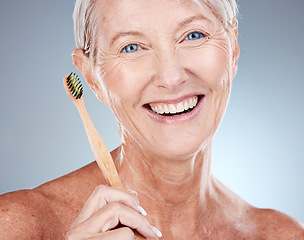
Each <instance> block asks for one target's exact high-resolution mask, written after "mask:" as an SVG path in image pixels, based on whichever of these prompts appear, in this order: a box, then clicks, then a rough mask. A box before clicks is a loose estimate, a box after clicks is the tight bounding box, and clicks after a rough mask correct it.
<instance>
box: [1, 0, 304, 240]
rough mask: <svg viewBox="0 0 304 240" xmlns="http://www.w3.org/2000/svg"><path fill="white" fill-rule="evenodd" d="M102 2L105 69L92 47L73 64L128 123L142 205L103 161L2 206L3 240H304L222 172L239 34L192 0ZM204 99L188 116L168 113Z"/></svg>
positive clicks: (5, 199)
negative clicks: (110, 179)
mask: <svg viewBox="0 0 304 240" xmlns="http://www.w3.org/2000/svg"><path fill="white" fill-rule="evenodd" d="M102 2H103V4H104V5H102V7H101V8H100V9H99V8H98V10H99V11H101V12H100V13H99V16H103V24H102V26H100V27H101V32H102V33H103V34H104V36H103V37H100V38H99V39H98V43H99V48H98V50H99V52H98V56H97V63H96V65H95V66H93V67H94V69H95V71H94V72H92V71H91V67H92V65H91V63H90V62H89V60H88V58H87V56H86V55H85V54H84V53H83V50H81V49H76V50H75V51H74V52H73V61H74V64H75V66H76V67H77V68H78V69H79V71H81V72H82V74H83V75H84V77H85V79H86V81H87V82H88V83H89V85H90V86H91V88H92V89H93V91H94V92H95V94H96V95H97V97H98V98H99V99H100V100H101V101H102V102H104V103H105V104H107V105H108V106H110V107H111V109H112V110H113V112H114V114H115V116H116V117H117V119H118V121H119V123H120V128H121V134H122V140H123V143H122V145H121V146H120V147H119V148H118V149H116V150H115V151H113V152H112V157H113V159H114V161H115V164H116V167H117V169H118V173H119V176H120V178H121V180H122V182H123V184H124V187H125V188H126V189H133V190H135V191H136V192H137V193H138V197H136V196H135V195H134V194H131V193H126V192H122V191H118V190H115V189H113V188H109V187H105V186H103V185H104V184H105V181H104V179H103V178H102V176H101V172H100V170H99V169H98V167H97V165H96V164H95V163H92V164H90V165H88V166H86V167H84V168H82V169H79V170H77V171H75V172H73V173H71V174H68V175H66V176H64V177H62V178H59V179H57V180H55V181H52V182H49V183H46V184H44V185H42V186H40V187H38V188H36V189H34V190H29V191H23V192H15V193H9V194H5V195H3V196H1V199H0V208H1V224H0V234H2V235H0V237H1V238H8V239H30V238H33V239H35V238H36V239H64V238H66V239H107V240H110V239H123V240H124V239H134V234H133V232H132V231H131V229H136V230H137V231H138V232H140V233H141V234H142V235H143V236H144V237H146V238H151V239H159V237H157V231H156V230H155V229H154V228H151V227H150V225H152V226H154V227H156V228H157V229H159V230H160V231H161V232H162V234H163V237H162V238H161V239H166V240H179V239H183V240H184V239H193V240H196V239H210V240H211V239H225V240H229V239H304V230H303V226H302V225H301V224H300V223H299V222H297V221H296V220H293V219H292V218H290V217H288V216H286V215H285V214H282V213H279V212H276V211H273V210H262V209H257V208H255V207H253V206H251V205H249V204H248V203H246V202H245V201H244V200H242V199H241V198H240V197H238V196H237V195H236V194H234V193H233V192H231V191H230V190H229V189H227V188H226V187H225V186H224V185H223V184H221V183H220V182H219V181H218V180H217V179H216V178H214V177H213V176H212V174H211V167H210V166H211V149H212V138H213V135H214V133H215V131H216V129H217V128H218V126H219V124H220V121H221V119H222V116H223V115H224V111H225V108H226V106H227V102H228V99H229V95H230V86H231V81H232V79H233V78H234V76H235V74H236V70H237V59H238V57H239V46H238V43H237V35H238V30H237V28H236V29H234V30H233V31H231V32H227V31H226V30H225V29H224V28H223V26H222V23H221V22H220V21H219V20H218V19H217V18H216V17H215V16H214V15H213V14H212V13H211V12H210V11H208V10H207V9H204V11H203V10H202V9H200V8H198V6H197V5H195V3H193V2H192V1H190V0H185V1H181V4H179V3H178V2H177V1H175V0H167V1H165V2H160V1H157V0H150V1H146V0H128V1H117V0H104V1H102ZM126 9H127V11H126ZM117 13H120V14H119V16H117ZM121 31H124V32H121ZM100 46H106V47H105V48H101V47H100ZM130 50H131V51H130ZM194 63H195V64H194ZM101 76H103V78H101ZM193 99H196V100H198V102H197V103H196V104H194V103H192V104H193V105H195V106H194V107H193V110H192V111H189V112H187V113H183V114H180V115H175V116H174V117H172V116H171V117H167V116H164V115H161V114H160V113H157V111H161V110H159V109H162V108H163V107H167V106H169V105H170V104H175V105H179V104H180V103H182V104H184V103H185V102H187V104H188V102H192V100H193ZM147 106H150V107H147ZM152 107H153V108H154V107H156V108H157V109H158V110H153V109H152ZM198 133H199V134H198ZM97 186H99V187H97ZM96 187H97V188H96ZM94 189H95V191H94ZM138 205H140V206H141V207H143V208H144V209H145V210H146V211H147V213H148V215H147V216H144V215H145V214H144V212H143V211H141V210H140V208H138ZM119 223H120V225H119V227H120V228H116V226H117V225H118V224H119ZM121 225H123V226H121Z"/></svg>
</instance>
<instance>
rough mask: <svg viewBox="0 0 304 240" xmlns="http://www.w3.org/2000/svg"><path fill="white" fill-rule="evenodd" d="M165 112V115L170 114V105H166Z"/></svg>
mask: <svg viewBox="0 0 304 240" xmlns="http://www.w3.org/2000/svg"><path fill="white" fill-rule="evenodd" d="M164 111H165V113H170V112H169V107H168V105H164Z"/></svg>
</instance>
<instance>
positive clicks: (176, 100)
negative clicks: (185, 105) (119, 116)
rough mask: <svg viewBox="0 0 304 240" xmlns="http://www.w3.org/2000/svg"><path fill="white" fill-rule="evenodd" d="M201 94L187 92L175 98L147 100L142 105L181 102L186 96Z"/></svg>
mask: <svg viewBox="0 0 304 240" xmlns="http://www.w3.org/2000/svg"><path fill="white" fill-rule="evenodd" d="M202 95H203V94H198V93H194V94H193V93H192V94H187V95H183V96H181V97H178V98H175V99H164V100H156V101H153V102H148V103H146V104H144V105H147V104H160V103H165V104H175V103H179V102H182V101H183V100H185V99H187V98H191V97H195V96H202Z"/></svg>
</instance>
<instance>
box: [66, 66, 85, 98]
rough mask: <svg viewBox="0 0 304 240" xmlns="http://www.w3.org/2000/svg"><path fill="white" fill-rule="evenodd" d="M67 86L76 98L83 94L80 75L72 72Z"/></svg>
mask: <svg viewBox="0 0 304 240" xmlns="http://www.w3.org/2000/svg"><path fill="white" fill-rule="evenodd" d="M67 86H68V88H69V90H70V92H71V94H72V95H73V97H74V98H76V99H79V98H81V96H82V94H83V87H82V85H81V81H80V80H79V77H78V76H77V75H76V74H75V73H73V72H71V74H70V75H69V76H68V77H67Z"/></svg>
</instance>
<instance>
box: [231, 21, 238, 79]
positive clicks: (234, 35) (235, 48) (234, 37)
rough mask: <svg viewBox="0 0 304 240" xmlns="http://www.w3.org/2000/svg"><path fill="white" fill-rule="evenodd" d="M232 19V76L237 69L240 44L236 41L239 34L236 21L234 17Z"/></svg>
mask: <svg viewBox="0 0 304 240" xmlns="http://www.w3.org/2000/svg"><path fill="white" fill-rule="evenodd" d="M233 21H234V26H235V27H234V30H233V32H232V38H231V41H232V51H233V52H232V53H233V56H232V74H233V75H232V77H233V78H234V77H235V75H236V73H237V69H238V60H239V57H240V46H239V43H238V35H239V30H238V22H237V20H236V19H234V20H233Z"/></svg>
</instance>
